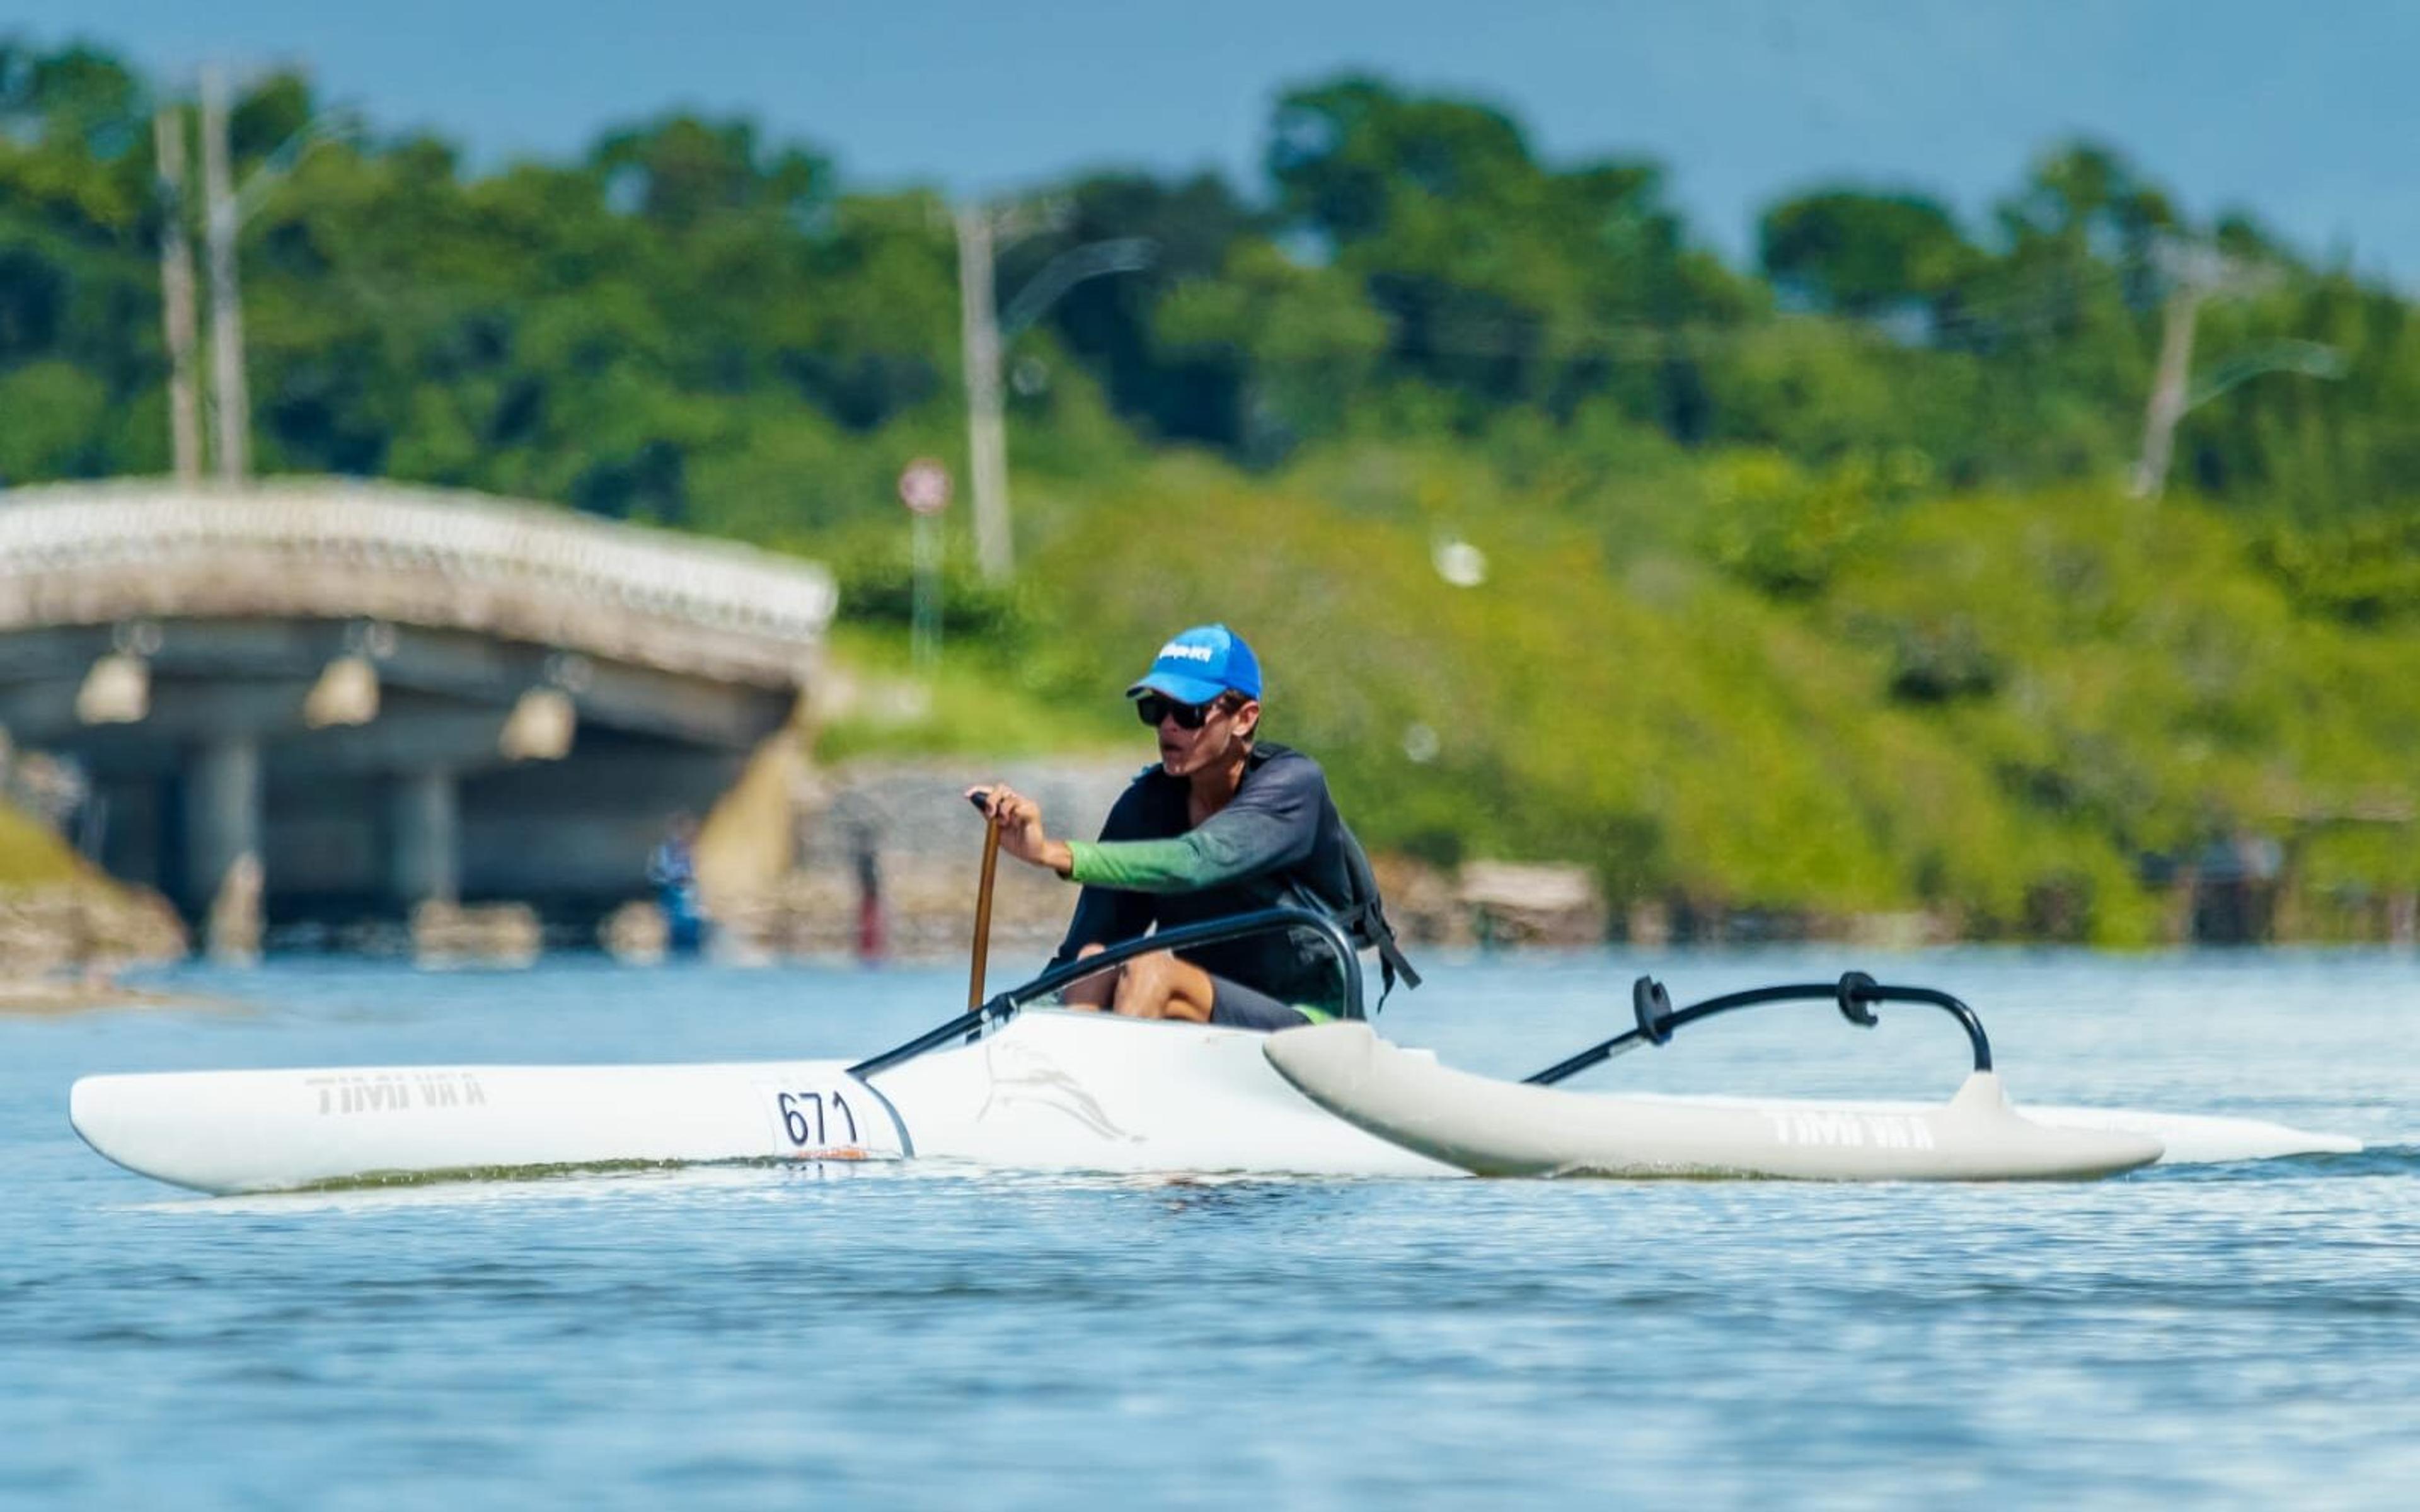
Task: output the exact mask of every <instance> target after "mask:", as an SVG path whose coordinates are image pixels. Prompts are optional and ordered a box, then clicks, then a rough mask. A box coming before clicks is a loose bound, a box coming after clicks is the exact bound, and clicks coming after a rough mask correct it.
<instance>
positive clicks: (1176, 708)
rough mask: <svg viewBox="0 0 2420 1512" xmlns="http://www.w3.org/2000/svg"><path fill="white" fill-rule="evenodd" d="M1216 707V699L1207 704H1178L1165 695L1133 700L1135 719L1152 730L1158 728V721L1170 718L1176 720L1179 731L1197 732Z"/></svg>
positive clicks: (1148, 694) (1157, 694) (1153, 695)
mask: <svg viewBox="0 0 2420 1512" xmlns="http://www.w3.org/2000/svg"><path fill="white" fill-rule="evenodd" d="M1217 708H1218V700H1217V699H1212V700H1211V701H1210V702H1207V703H1179V702H1176V701H1175V700H1174V699H1172V698H1169V697H1167V696H1166V695H1165V694H1160V693H1145V694H1144V695H1143V696H1142V697H1140V698H1139V699H1137V700H1135V717H1137V718H1139V719H1140V720H1141V721H1142V722H1143V723H1145V724H1147V725H1149V726H1151V727H1152V728H1153V729H1154V730H1156V729H1158V728H1159V721H1161V720H1162V719H1166V718H1171V717H1173V718H1174V719H1175V720H1176V728H1178V729H1179V730H1199V729H1201V728H1202V721H1203V720H1205V719H1207V718H1209V717H1210V715H1211V712H1212V711H1213V710H1215V709H1217Z"/></svg>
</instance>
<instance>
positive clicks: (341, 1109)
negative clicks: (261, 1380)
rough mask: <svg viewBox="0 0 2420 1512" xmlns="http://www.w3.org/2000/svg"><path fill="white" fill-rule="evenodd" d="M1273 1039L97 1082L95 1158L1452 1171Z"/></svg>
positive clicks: (83, 1096)
mask: <svg viewBox="0 0 2420 1512" xmlns="http://www.w3.org/2000/svg"><path fill="white" fill-rule="evenodd" d="M1263 1038H1264V1036H1262V1035H1259V1034H1254V1033H1248V1032H1245V1031H1242V1030H1237V1029H1223V1028H1208V1027H1202V1026H1189V1025H1174V1024H1152V1023H1142V1022H1140V1021H1137V1020H1132V1019H1117V1018H1111V1017H1109V1016H1106V1015H1100V1014H1090V1013H1084V1014H1076V1013H1065V1012H1058V1011H1039V1010H1037V1011H1028V1012H1026V1013H1024V1014H1021V1015H1019V1016H1018V1017H1017V1018H1016V1019H1015V1020H1013V1021H1011V1022H1010V1023H1009V1024H1008V1025H1007V1026H1004V1027H1002V1028H1001V1029H1000V1030H999V1031H997V1032H995V1033H994V1034H992V1035H990V1036H989V1037H988V1038H986V1039H985V1040H983V1041H979V1042H977V1043H975V1044H971V1045H964V1046H955V1047H953V1048H950V1049H947V1050H937V1051H934V1052H932V1053H930V1054H928V1055H925V1056H922V1057H918V1058H917V1059H914V1060H911V1061H908V1062H907V1063H906V1064H904V1065H901V1066H898V1067H895V1068H893V1069H892V1070H890V1071H888V1072H880V1073H878V1074H876V1076H874V1077H871V1078H869V1079H867V1080H864V1081H861V1080H859V1079H857V1078H855V1077H852V1076H850V1075H849V1073H848V1071H847V1063H846V1062H843V1061H837V1060H806V1061H765V1062H746V1063H738V1064H729V1065H688V1066H448V1067H431V1066H422V1067H353V1068H345V1069H307V1070H297V1071H244V1072H172V1073H166V1074H155V1075H137V1076H89V1077H85V1078H84V1079H83V1080H81V1081H78V1082H77V1083H76V1084H75V1086H74V1088H72V1089H71V1090H70V1094H69V1118H70V1121H72V1122H73V1124H74V1125H75V1129H76V1132H77V1133H78V1134H81V1135H83V1137H84V1139H85V1142H86V1143H88V1144H90V1145H91V1146H92V1147H93V1149H97V1150H99V1151H100V1152H101V1154H103V1155H106V1156H107V1157H109V1158H110V1159H111V1160H114V1161H116V1163H117V1164H119V1165H124V1166H126V1167H127V1168H128V1169H130V1170H133V1171H137V1172H140V1173H141V1174H143V1175H146V1176H150V1177H155V1178H157V1179H159V1180H163V1181H169V1182H173V1183H175V1184H177V1185H178V1186H186V1187H193V1188H195V1189H197V1190H199V1191H204V1192H221V1193H226V1192H264V1191H280V1190H290V1189H293V1188H297V1187H307V1186H316V1185H323V1184H328V1183H334V1182H351V1181H368V1180H399V1179H412V1178H421V1179H427V1178H435V1177H442V1176H472V1175H483V1174H496V1173H503V1172H506V1171H527V1170H542V1169H545V1168H548V1167H566V1166H581V1167H594V1166H605V1165H654V1164H673V1163H700V1162H712V1161H740V1160H767V1159H823V1160H830V1159H854V1160H880V1159H895V1158H900V1157H904V1156H910V1155H913V1156H918V1157H923V1158H935V1157H938V1158H940V1159H944V1160H961V1161H967V1162H971V1163H976V1164H980V1165H992V1166H1011V1167H1016V1168H1021V1169H1030V1170H1069V1171H1188V1172H1194V1171H1198V1172H1226V1171H1251V1172H1269V1173H1299V1174H1303V1175H1315V1176H1389V1175H1447V1174H1456V1173H1453V1172H1451V1171H1450V1168H1449V1167H1446V1166H1442V1165H1437V1164H1436V1163H1435V1162H1433V1161H1430V1160H1427V1159H1425V1158H1423V1157H1420V1156H1418V1155H1414V1154H1412V1153H1410V1152H1409V1151H1406V1150H1404V1149H1401V1148H1399V1147H1397V1146H1394V1145H1390V1144H1388V1143H1387V1142H1385V1141H1383V1140H1380V1139H1376V1138H1373V1136H1371V1135H1369V1134H1363V1133H1361V1132H1360V1131H1359V1130H1357V1129H1355V1128H1353V1127H1351V1126H1350V1125H1348V1124H1344V1123H1340V1122H1339V1121H1337V1120H1336V1119H1331V1118H1329V1117H1328V1116H1327V1115H1326V1114H1324V1113H1322V1112H1320V1111H1319V1110H1318V1109H1317V1108H1315V1107H1313V1106H1312V1105H1311V1103H1308V1102H1306V1101H1304V1100H1303V1098H1302V1097H1301V1096H1299V1095H1298V1094H1296V1093H1295V1091H1294V1090H1293V1089H1292V1088H1289V1087H1288V1086H1286V1084H1285V1083H1284V1081H1283V1080H1282V1079H1280V1077H1279V1076H1278V1074H1277V1073H1276V1072H1274V1071H1272V1070H1270V1068H1269V1066H1268V1063H1267V1062H1266V1061H1265V1060H1264V1058H1263V1057H1262V1056H1261V1053H1260V1051H1261V1041H1262V1040H1263Z"/></svg>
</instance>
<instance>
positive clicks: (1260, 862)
mask: <svg viewBox="0 0 2420 1512" xmlns="http://www.w3.org/2000/svg"><path fill="white" fill-rule="evenodd" d="M1186 797H1187V784H1186V782H1185V781H1184V779H1180V778H1172V777H1170V776H1169V775H1168V774H1167V773H1166V772H1164V771H1163V770H1161V769H1160V768H1159V767H1157V766H1153V767H1149V768H1147V769H1145V770H1144V771H1143V773H1142V774H1141V775H1140V776H1139V777H1137V778H1136V779H1134V781H1133V782H1132V783H1131V784H1130V785H1128V787H1127V788H1126V790H1125V793H1124V794H1123V795H1120V796H1119V798H1118V801H1117V803H1116V804H1115V805H1114V806H1112V807H1111V808H1110V810H1109V819H1108V820H1107V822H1105V823H1104V824H1103V825H1101V836H1100V839H1099V840H1097V841H1073V842H1072V843H1071V844H1070V845H1069V847H1068V848H1069V850H1071V851H1072V852H1073V853H1074V854H1075V862H1076V864H1075V868H1074V870H1073V872H1071V873H1070V877H1071V879H1072V880H1074V881H1077V882H1080V883H1082V884H1083V885H1084V891H1083V894H1082V896H1081V897H1079V898H1078V900H1077V902H1076V917H1075V918H1073V919H1072V920H1071V921H1069V923H1068V926H1067V937H1066V939H1064V940H1063V941H1062V942H1061V943H1060V946H1059V953H1058V954H1057V955H1056V956H1054V957H1052V958H1051V964H1053V965H1057V964H1060V963H1062V962H1065V961H1071V960H1073V959H1075V957H1076V953H1077V952H1078V950H1080V949H1083V948H1084V947H1085V946H1087V945H1095V944H1098V945H1109V944H1113V943H1115V942H1117V941H1120V940H1127V939H1132V938H1134V937H1135V936H1136V935H1139V934H1141V933H1146V932H1147V931H1149V930H1151V929H1152V928H1153V927H1155V926H1156V927H1158V928H1161V929H1172V928H1174V927H1176V926H1177V925H1180V924H1192V923H1199V922H1201V921H1202V920H1204V919H1211V918H1225V917H1227V916H1229V915H1231V914H1239V913H1246V912H1249V911H1250V910H1253V909H1258V908H1275V907H1280V906H1293V907H1310V908H1315V909H1318V910H1320V911H1322V912H1324V913H1327V914H1330V915H1335V916H1338V917H1343V916H1346V915H1348V914H1349V913H1350V912H1351V911H1352V909H1353V908H1354V907H1355V905H1357V903H1359V902H1360V901H1361V900H1360V899H1359V898H1358V897H1357V887H1356V884H1355V881H1354V877H1355V874H1356V857H1357V844H1356V842H1355V841H1354V840H1353V837H1352V834H1351V832H1350V831H1348V830H1347V829H1346V828H1345V826H1344V820H1343V818H1342V816H1341V815H1339V814H1338V813H1337V811H1336V802H1335V800H1334V799H1333V798H1332V797H1330V796H1329V795H1328V792H1327V778H1326V774H1325V773H1323V772H1322V771H1321V770H1320V769H1319V764H1318V763H1317V762H1314V761H1312V760H1311V758H1310V757H1308V756H1305V755H1304V754H1302V753H1301V752H1300V751H1297V750H1292V749H1289V748H1286V747H1284V746H1279V745H1274V744H1270V743H1267V742H1264V743H1262V744H1261V745H1259V746H1256V747H1255V748H1253V750H1252V753H1251V756H1250V759H1249V761H1248V762H1247V763H1246V764H1245V767H1244V779H1243V782H1242V785H1241V786H1239V787H1238V788H1237V789H1236V790H1235V795H1234V797H1233V798H1232V799H1230V800H1228V803H1227V806H1226V807H1225V808H1223V809H1221V810H1218V812H1217V813H1215V814H1212V815H1211V816H1210V817H1209V818H1208V819H1205V820H1203V821H1202V823H1201V824H1200V825H1192V824H1191V823H1190V819H1191V816H1190V814H1189V813H1188V812H1187V808H1186ZM1362 867H1363V868H1364V872H1363V874H1366V862H1365V863H1362ZM1182 953H1183V955H1184V957H1185V959H1187V960H1188V961H1191V962H1192V963H1193V964H1196V965H1198V966H1200V967H1202V969H1203V970H1205V971H1210V972H1215V973H1216V974H1218V975H1219V976H1221V977H1225V978H1227V979H1229V980H1233V981H1237V982H1241V983H1243V984H1244V985H1245V986H1247V987H1256V988H1258V989H1260V990H1261V991H1262V992H1264V993H1267V994H1268V995H1270V996H1272V997H1275V998H1278V999H1279V1000H1280V1001H1282V1002H1287V1003H1296V1004H1304V1005H1308V1006H1312V1007H1318V1008H1323V1009H1333V1008H1334V1007H1335V1006H1336V1005H1337V1004H1339V1003H1340V1002H1341V1001H1342V990H1343V987H1342V980H1340V977H1339V972H1338V967H1337V962H1336V956H1335V952H1334V951H1333V950H1331V949H1327V948H1326V946H1325V945H1323V944H1322V943H1321V942H1320V941H1319V939H1318V938H1317V937H1316V936H1313V935H1311V934H1309V933H1304V932H1296V933H1295V935H1286V934H1279V933H1267V934H1260V935H1254V936H1251V937H1249V938H1246V939H1241V940H1234V941H1231V942H1229V943H1226V944H1223V945H1211V946H1203V947H1202V948H1200V949H1191V950H1187V951H1184V952H1182ZM1355 969H1356V970H1357V969H1359V968H1358V966H1357V965H1356V966H1355Z"/></svg>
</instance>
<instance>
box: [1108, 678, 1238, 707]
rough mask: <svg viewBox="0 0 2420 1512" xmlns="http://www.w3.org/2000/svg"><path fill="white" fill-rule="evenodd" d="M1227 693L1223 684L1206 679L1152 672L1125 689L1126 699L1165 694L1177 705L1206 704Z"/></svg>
mask: <svg viewBox="0 0 2420 1512" xmlns="http://www.w3.org/2000/svg"><path fill="white" fill-rule="evenodd" d="M1225 691H1227V685H1226V684H1224V683H1215V682H1212V681H1211V680H1210V679H1209V678H1207V677H1180V676H1178V675H1177V674H1176V673H1174V672H1153V673H1152V674H1151V675H1149V676H1147V677H1145V678H1144V679H1143V680H1142V681H1141V682H1140V683H1137V684H1136V685H1135V686H1134V687H1129V688H1127V689H1126V697H1128V698H1130V699H1139V698H1140V697H1142V696H1143V695H1144V694H1145V693H1165V694H1166V695H1168V696H1169V697H1170V698H1172V699H1174V700H1175V701H1176V702H1179V703H1207V702H1210V701H1211V700H1212V699H1215V698H1217V697H1218V695H1219V694H1221V693H1224V692H1225Z"/></svg>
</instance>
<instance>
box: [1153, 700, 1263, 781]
mask: <svg viewBox="0 0 2420 1512" xmlns="http://www.w3.org/2000/svg"><path fill="white" fill-rule="evenodd" d="M1160 703H1161V704H1162V705H1163V708H1162V712H1161V714H1160V717H1159V724H1158V726H1157V729H1156V734H1157V736H1158V738H1159V767H1160V770H1161V771H1163V772H1166V773H1167V774H1168V775H1169V776H1171V777H1191V776H1192V775H1193V774H1194V773H1196V772H1199V771H1202V770H1204V769H1205V768H1208V767H1211V766H1215V765H1217V764H1218V763H1219V762H1221V761H1223V760H1226V759H1228V758H1229V757H1231V756H1233V753H1234V750H1235V748H1236V746H1237V745H1238V743H1239V742H1240V741H1241V740H1242V739H1243V738H1244V737H1245V736H1246V735H1249V733H1251V731H1252V727H1253V726H1254V725H1256V724H1258V723H1259V722H1260V717H1261V705H1260V703H1259V702H1257V701H1255V700H1252V699H1245V700H1243V701H1242V702H1240V703H1233V702H1232V701H1231V700H1227V699H1220V700H1217V701H1214V702H1210V703H1208V704H1206V705H1196V706H1194V707H1198V708H1199V709H1200V710H1201V712H1202V725H1201V728H1200V729H1197V730H1188V729H1187V728H1186V722H1187V720H1188V719H1189V718H1190V717H1191V715H1190V713H1189V711H1188V708H1187V705H1185V704H1181V703H1178V702H1175V701H1174V700H1172V699H1168V698H1165V697H1163V698H1161V700H1160ZM1231 705H1232V706H1231Z"/></svg>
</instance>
